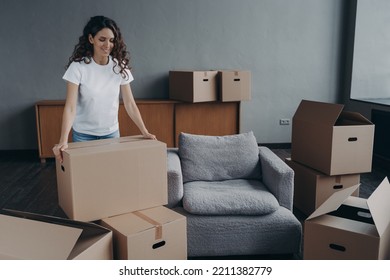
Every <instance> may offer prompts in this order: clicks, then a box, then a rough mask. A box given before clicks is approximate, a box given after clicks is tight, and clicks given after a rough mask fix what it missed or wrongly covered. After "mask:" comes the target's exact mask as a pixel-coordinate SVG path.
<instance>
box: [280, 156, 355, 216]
mask: <svg viewBox="0 0 390 280" xmlns="http://www.w3.org/2000/svg"><path fill="white" fill-rule="evenodd" d="M285 161H286V163H287V165H288V166H290V167H291V168H292V169H293V170H294V173H295V174H294V207H296V208H297V209H299V210H300V211H302V213H304V214H305V215H307V216H309V215H310V214H312V213H313V212H314V210H316V209H317V208H318V207H319V206H320V205H321V204H322V203H324V202H325V200H327V199H328V198H329V197H330V196H331V195H332V194H333V193H334V192H337V191H339V190H342V189H345V188H348V187H352V186H355V185H357V184H359V183H360V174H348V175H335V176H329V175H326V174H324V173H321V172H318V171H317V170H315V169H312V168H309V167H307V166H305V165H302V164H300V163H298V162H296V161H293V160H291V158H286V160H285ZM352 195H353V196H359V189H357V190H356V191H355V192H354V193H353V194H352Z"/></svg>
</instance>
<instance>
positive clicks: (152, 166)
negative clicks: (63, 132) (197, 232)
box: [57, 136, 187, 259]
mask: <svg viewBox="0 0 390 280" xmlns="http://www.w3.org/2000/svg"><path fill="white" fill-rule="evenodd" d="M166 164H167V156H166V144H165V143H163V142H160V141H157V140H147V139H144V138H143V137H142V136H129V137H121V138H117V139H104V140H97V141H88V142H80V143H70V144H69V148H68V149H67V150H65V152H64V153H63V162H62V163H59V162H57V183H58V197H59V204H60V206H61V207H62V208H63V210H64V212H65V213H66V214H67V215H68V216H69V217H70V218H71V219H76V220H83V221H96V222H97V223H99V224H101V225H103V226H107V227H108V228H110V229H111V230H112V231H113V233H114V234H113V244H114V245H113V246H114V257H115V258H126V259H161V258H166V259H175V258H181V259H186V258H187V239H186V219H185V217H184V216H182V215H180V214H178V213H176V212H174V211H173V210H170V209H168V208H165V207H164V206H163V205H166V204H167V203H168V190H167V182H168V179H167V166H166ZM155 212H158V213H159V214H160V215H159V216H158V217H157V218H156V217H154V216H153V213H155ZM134 215H135V216H136V217H138V218H139V217H141V218H139V219H141V221H137V222H134V221H133V220H132V219H131V218H129V217H133V216H134ZM112 221H114V222H112ZM170 224H174V225H175V230H174V231H172V230H170ZM122 229H125V230H124V231H122V233H123V234H122V235H119V234H118V232H120V231H121V230H122ZM152 232H156V233H157V232H159V234H158V235H157V234H155V235H153V234H151V233H152ZM133 240H136V243H137V246H132V245H130V244H132V242H133ZM168 240H169V241H168ZM127 242H129V244H127V245H126V244H125V243H127ZM156 244H159V245H158V246H157V245H156ZM149 245H150V246H149ZM146 248H148V249H149V251H148V254H145V252H146V251H147V249H146Z"/></svg>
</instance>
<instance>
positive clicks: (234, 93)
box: [218, 70, 252, 102]
mask: <svg viewBox="0 0 390 280" xmlns="http://www.w3.org/2000/svg"><path fill="white" fill-rule="evenodd" d="M218 81H219V96H220V97H219V99H220V100H221V101H222V102H231V101H243V100H250V99H251V90H252V87H251V72H250V71H242V70H223V71H219V72H218Z"/></svg>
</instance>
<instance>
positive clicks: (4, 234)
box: [0, 214, 82, 260]
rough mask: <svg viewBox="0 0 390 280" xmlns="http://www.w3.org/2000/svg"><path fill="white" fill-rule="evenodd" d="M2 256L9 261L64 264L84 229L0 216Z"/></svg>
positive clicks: (0, 250) (0, 251)
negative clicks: (62, 262)
mask: <svg viewBox="0 0 390 280" xmlns="http://www.w3.org/2000/svg"><path fill="white" fill-rule="evenodd" d="M0 228H1V234H0V254H1V255H3V256H7V257H8V256H9V258H10V259H24V260H32V259H42V260H49V259H55V260H60V259H62V260H65V259H67V258H68V256H69V254H70V252H71V251H72V249H73V247H74V246H75V244H76V242H77V240H78V238H79V236H80V235H81V233H82V230H81V229H78V228H72V227H66V226H62V225H57V224H52V223H45V222H42V221H36V220H30V219H24V218H21V217H14V216H8V215H4V214H0Z"/></svg>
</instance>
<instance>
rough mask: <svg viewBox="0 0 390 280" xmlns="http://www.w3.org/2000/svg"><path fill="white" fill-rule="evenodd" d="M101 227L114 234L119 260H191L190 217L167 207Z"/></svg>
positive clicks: (125, 216) (107, 221)
mask: <svg viewBox="0 0 390 280" xmlns="http://www.w3.org/2000/svg"><path fill="white" fill-rule="evenodd" d="M100 223H101V225H103V226H104V227H107V228H109V229H111V230H112V231H113V234H114V235H113V236H114V257H115V259H122V260H126V259H128V260H163V259H171V260H178V259H187V223H186V217H185V216H183V215H181V214H179V213H177V212H175V211H173V210H170V209H168V208H166V207H164V206H160V207H155V208H150V209H146V210H142V211H135V212H132V213H127V214H123V215H119V216H115V217H110V218H107V219H103V220H102V221H100Z"/></svg>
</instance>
